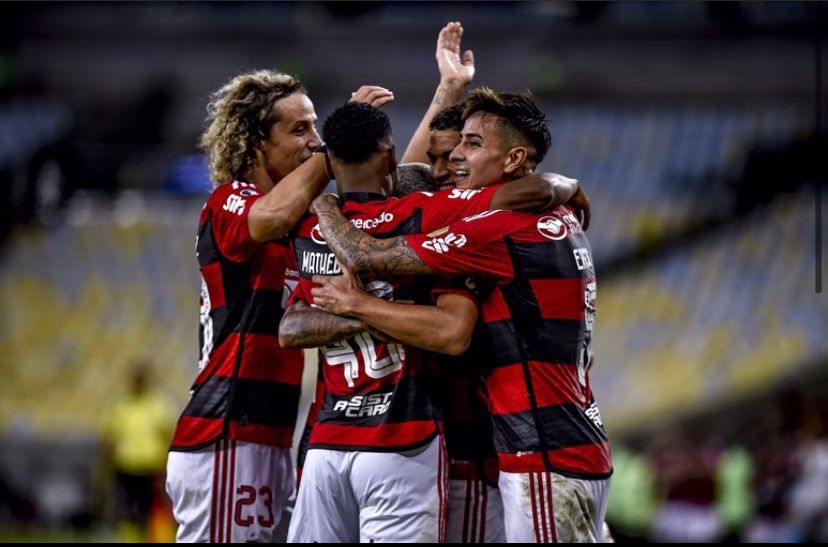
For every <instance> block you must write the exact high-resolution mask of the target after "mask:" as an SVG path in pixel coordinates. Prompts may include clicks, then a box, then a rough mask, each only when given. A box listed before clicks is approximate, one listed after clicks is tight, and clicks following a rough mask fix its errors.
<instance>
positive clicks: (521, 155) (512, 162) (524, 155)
mask: <svg viewBox="0 0 828 547" xmlns="http://www.w3.org/2000/svg"><path fill="white" fill-rule="evenodd" d="M528 158H529V151H528V150H526V148H525V147H523V146H515V147H514V148H511V149H510V150H509V152H508V153H507V154H506V159H505V160H504V163H503V172H504V173H505V174H507V175H511V174H513V173H515V172H516V171H517V170H518V169H520V168H521V167H523V165H524V164H525V163H526V160H527V159H528Z"/></svg>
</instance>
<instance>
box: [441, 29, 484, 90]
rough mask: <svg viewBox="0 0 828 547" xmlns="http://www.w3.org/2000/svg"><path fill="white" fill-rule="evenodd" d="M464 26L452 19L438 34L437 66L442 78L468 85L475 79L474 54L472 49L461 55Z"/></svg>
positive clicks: (464, 85) (446, 80)
mask: <svg viewBox="0 0 828 547" xmlns="http://www.w3.org/2000/svg"><path fill="white" fill-rule="evenodd" d="M462 38H463V27H462V26H461V25H460V22H459V21H452V22H450V23H448V24H446V26H444V27H443V29H442V30H441V31H440V34H439V35H438V36H437V52H436V53H435V57H436V58H437V68H438V69H439V70H440V80H442V81H445V82H447V83H454V84H457V85H462V86H463V87H466V86H467V85H469V83H470V82H471V81H472V80H473V79H474V54H473V53H472V51H471V50H470V49H468V50H466V51H465V52H464V53H463V57H462V58H461V57H460V41H461V40H462Z"/></svg>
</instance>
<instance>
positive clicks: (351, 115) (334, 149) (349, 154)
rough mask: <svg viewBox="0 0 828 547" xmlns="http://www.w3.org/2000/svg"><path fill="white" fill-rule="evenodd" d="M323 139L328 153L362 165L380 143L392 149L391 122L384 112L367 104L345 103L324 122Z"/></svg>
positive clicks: (347, 161) (350, 162)
mask: <svg viewBox="0 0 828 547" xmlns="http://www.w3.org/2000/svg"><path fill="white" fill-rule="evenodd" d="M322 138H323V139H324V140H325V146H327V148H328V151H329V152H330V153H331V155H333V156H334V157H336V158H337V159H338V160H341V161H342V162H344V163H348V164H353V163H361V162H363V161H365V160H367V159H368V158H369V157H370V156H371V154H373V153H374V152H376V151H377V150H378V149H379V147H380V145H381V144H386V145H388V146H391V145H392V144H393V143H394V141H393V137H392V136H391V122H390V121H389V120H388V116H386V114H385V112H382V111H381V110H378V109H376V108H374V107H373V106H371V105H369V104H365V103H346V104H344V105H342V106H340V107H339V108H337V109H336V110H334V111H333V112H332V113H331V115H330V116H328V117H327V119H325V123H324V125H323V126H322Z"/></svg>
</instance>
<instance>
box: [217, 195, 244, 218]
mask: <svg viewBox="0 0 828 547" xmlns="http://www.w3.org/2000/svg"><path fill="white" fill-rule="evenodd" d="M244 205H245V201H244V198H242V197H241V196H237V195H236V194H230V195H229V196H227V201H225V202H224V205H222V207H221V208H222V209H224V210H225V211H227V212H228V213H236V214H237V215H241V214H242V213H243V212H244Z"/></svg>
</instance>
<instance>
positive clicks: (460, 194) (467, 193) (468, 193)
mask: <svg viewBox="0 0 828 547" xmlns="http://www.w3.org/2000/svg"><path fill="white" fill-rule="evenodd" d="M482 191H483V190H463V189H462V188H455V189H454V190H452V191H451V193H450V194H449V195H448V199H466V200H469V199H471V198H473V197H474V196H476V195H477V194H479V193H480V192H482Z"/></svg>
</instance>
